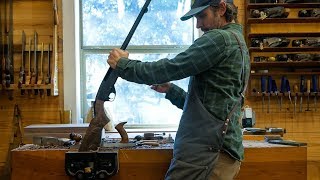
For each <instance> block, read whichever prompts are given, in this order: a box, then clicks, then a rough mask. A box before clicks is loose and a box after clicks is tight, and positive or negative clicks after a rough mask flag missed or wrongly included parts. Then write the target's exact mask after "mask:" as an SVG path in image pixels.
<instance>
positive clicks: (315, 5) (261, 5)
mask: <svg viewBox="0 0 320 180" xmlns="http://www.w3.org/2000/svg"><path fill="white" fill-rule="evenodd" d="M276 6H282V7H284V8H320V3H249V4H248V6H247V9H260V8H269V7H276Z"/></svg>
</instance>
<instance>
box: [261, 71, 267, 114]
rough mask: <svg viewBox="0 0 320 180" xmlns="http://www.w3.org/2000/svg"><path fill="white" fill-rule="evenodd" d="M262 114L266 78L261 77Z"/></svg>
mask: <svg viewBox="0 0 320 180" xmlns="http://www.w3.org/2000/svg"><path fill="white" fill-rule="evenodd" d="M261 93H262V112H263V111H264V95H265V93H266V77H265V76H261Z"/></svg>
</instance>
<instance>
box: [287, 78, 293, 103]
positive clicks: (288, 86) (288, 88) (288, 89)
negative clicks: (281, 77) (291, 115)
mask: <svg viewBox="0 0 320 180" xmlns="http://www.w3.org/2000/svg"><path fill="white" fill-rule="evenodd" d="M286 91H287V92H288V96H289V100H290V104H292V100H291V93H290V83H289V80H288V79H286Z"/></svg>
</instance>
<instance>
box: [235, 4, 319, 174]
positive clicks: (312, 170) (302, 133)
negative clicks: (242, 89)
mask: <svg viewBox="0 0 320 180" xmlns="http://www.w3.org/2000/svg"><path fill="white" fill-rule="evenodd" d="M235 2H236V3H239V2H240V0H237V1H235ZM310 2H311V1H310ZM241 3H243V4H241V5H240V3H239V11H240V15H241V17H242V21H241V22H242V23H243V25H244V26H245V27H246V32H245V34H244V35H245V37H246V38H247V39H249V36H251V37H253V36H254V35H256V36H257V34H263V35H264V34H277V33H281V34H284V35H286V36H287V37H288V38H289V39H294V38H301V39H303V38H306V36H309V37H313V36H315V37H317V38H319V37H318V36H319V29H320V23H319V19H318V18H315V19H314V21H311V20H310V21H307V20H303V19H302V20H300V19H299V18H298V17H297V14H298V11H299V10H302V9H311V8H313V6H312V5H309V6H308V5H307V4H305V5H304V6H303V5H300V4H299V3H297V4H295V5H288V6H287V8H288V9H289V17H288V18H289V19H290V20H291V21H286V20H284V21H285V22H281V21H280V20H279V21H274V22H271V23H270V22H268V23H265V22H263V21H264V20H261V22H259V21H257V20H254V19H253V18H251V19H250V15H249V9H250V8H253V9H254V8H258V7H261V6H255V5H256V4H253V3H251V6H250V7H249V5H248V4H247V3H249V0H245V1H241ZM310 6H312V7H310ZM315 6H316V5H315ZM317 6H318V5H317ZM240 7H241V8H240ZM269 7H270V6H269ZM271 7H272V6H271ZM307 7H308V8H307ZM264 8H265V7H264ZM246 13H247V16H246ZM294 18H296V19H294ZM249 19H250V20H251V22H249ZM292 19H294V20H292ZM267 20H269V21H272V20H273V19H271V18H269V19H267ZM291 22H292V23H291ZM301 35H303V36H302V37H301ZM275 36H276V35H275ZM295 36H298V37H295ZM247 44H248V45H250V42H249V40H248V42H247ZM252 49H254V48H252ZM257 49H258V48H256V49H254V50H252V51H250V56H251V62H253V57H256V56H267V57H270V56H276V55H277V54H290V53H292V54H293V53H301V54H311V53H315V54H317V53H319V48H317V47H314V48H309V49H308V48H305V49H298V48H297V51H295V50H293V48H292V47H291V43H290V45H289V47H288V48H287V52H286V51H281V50H279V49H274V50H275V51H276V52H273V51H272V50H273V49H269V50H266V51H263V50H257ZM284 49H285V48H284ZM272 63H273V62H270V61H269V62H267V63H265V64H264V65H263V64H259V63H256V64H254V65H255V66H253V64H251V69H252V70H255V73H252V74H251V76H250V82H249V85H248V89H247V96H246V103H245V105H248V106H250V107H251V108H252V109H253V111H255V113H256V125H255V127H259V128H265V127H279V128H285V129H286V134H285V135H284V138H285V139H288V140H295V141H301V142H307V143H308V179H319V178H320V153H319V152H320V141H319V139H320V128H319V127H320V109H319V102H320V101H319V98H320V96H319V95H318V96H317V97H316V98H317V99H316V101H314V100H315V99H314V96H310V97H309V102H308V98H307V95H306V94H304V95H303V96H302V103H301V107H302V108H301V109H302V110H301V112H300V97H301V96H298V97H297V100H296V108H295V107H294V104H295V103H294V102H295V98H294V96H292V94H291V96H290V97H291V101H290V99H289V96H288V93H286V95H284V96H283V99H282V107H281V108H280V97H278V96H271V97H270V103H269V99H268V96H265V97H264V105H263V103H262V102H263V97H262V96H261V82H262V80H261V77H262V76H268V75H269V76H272V77H273V79H274V80H276V83H277V87H278V91H280V81H281V77H282V76H284V75H285V76H286V77H287V78H288V80H289V82H290V88H291V92H294V88H293V86H294V85H298V87H299V83H300V77H301V75H303V76H305V79H306V81H307V79H308V80H310V81H311V82H312V80H311V79H312V75H314V76H316V77H317V78H318V79H319V78H320V76H319V72H320V69H319V62H316V61H314V62H312V61H307V62H298V63H296V65H295V66H293V65H290V62H288V64H286V62H283V66H279V65H277V64H275V65H274V66H272V65H270V64H272ZM258 65H260V66H258ZM267 65H268V66H267ZM258 68H260V69H258ZM257 69H258V70H268V72H269V74H263V73H260V72H258V71H257ZM318 82H319V80H318ZM305 86H306V85H305ZM265 88H267V86H266V87H265ZM305 88H306V87H305ZM318 88H319V83H318ZM253 89H255V90H256V91H255V92H254V91H253ZM311 89H312V84H311ZM259 91H260V95H259V93H257V92H259ZM318 91H319V89H318ZM311 92H312V91H311ZM308 103H309V108H308ZM268 106H269V108H268ZM268 109H269V112H268ZM295 109H296V110H295Z"/></svg>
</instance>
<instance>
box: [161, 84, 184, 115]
mask: <svg viewBox="0 0 320 180" xmlns="http://www.w3.org/2000/svg"><path fill="white" fill-rule="evenodd" d="M186 95H187V93H186V92H185V91H184V90H183V89H182V88H180V87H179V86H177V85H175V84H171V87H170V89H169V91H168V92H167V93H166V96H165V98H166V99H168V100H169V101H170V102H171V103H172V104H173V105H175V106H177V107H178V108H180V109H183V106H184V101H185V99H186Z"/></svg>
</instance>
